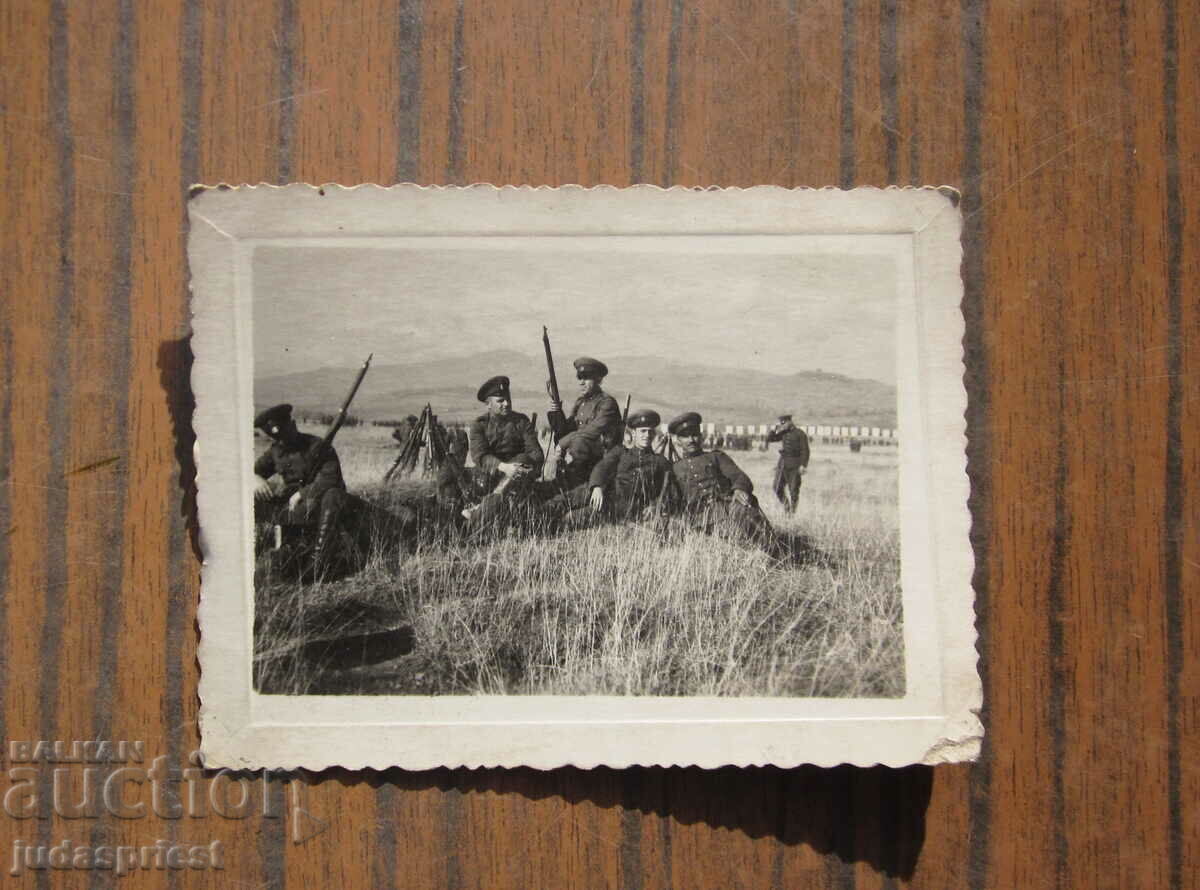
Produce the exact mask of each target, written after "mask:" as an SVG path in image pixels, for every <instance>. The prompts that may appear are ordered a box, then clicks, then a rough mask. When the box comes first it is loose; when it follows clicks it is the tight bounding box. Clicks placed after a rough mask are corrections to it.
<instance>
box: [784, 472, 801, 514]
mask: <svg viewBox="0 0 1200 890" xmlns="http://www.w3.org/2000/svg"><path fill="white" fill-rule="evenodd" d="M803 481H804V477H803V476H802V475H801V473H800V468H799V467H793V468H792V470H791V475H790V476H789V478H788V512H789V513H795V512H796V506H797V505H798V504H799V503H800V484H801V483H802V482H803Z"/></svg>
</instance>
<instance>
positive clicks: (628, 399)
mask: <svg viewBox="0 0 1200 890" xmlns="http://www.w3.org/2000/svg"><path fill="white" fill-rule="evenodd" d="M631 401H633V393H628V394H627V395H626V396H625V410H624V411H622V412H621V423H625V422H626V421H627V420H629V403H630V402H631Z"/></svg>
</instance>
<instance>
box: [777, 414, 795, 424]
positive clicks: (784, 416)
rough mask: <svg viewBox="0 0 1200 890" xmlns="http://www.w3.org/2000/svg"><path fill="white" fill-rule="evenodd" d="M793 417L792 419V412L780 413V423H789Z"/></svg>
mask: <svg viewBox="0 0 1200 890" xmlns="http://www.w3.org/2000/svg"><path fill="white" fill-rule="evenodd" d="M791 419H792V415H790V414H780V415H779V422H780V423H787V422H788V421H789V420H791Z"/></svg>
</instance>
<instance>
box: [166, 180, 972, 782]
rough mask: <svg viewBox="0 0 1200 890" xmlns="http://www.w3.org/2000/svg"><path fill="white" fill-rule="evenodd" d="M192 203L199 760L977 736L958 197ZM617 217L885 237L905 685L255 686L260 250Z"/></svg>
mask: <svg viewBox="0 0 1200 890" xmlns="http://www.w3.org/2000/svg"><path fill="white" fill-rule="evenodd" d="M188 211H189V218H190V222H191V232H190V237H189V242H188V258H189V263H190V266H191V287H192V324H193V335H192V350H193V354H194V356H195V358H194V364H193V369H192V387H193V390H194V393H195V399H196V409H195V414H194V427H195V431H196V464H197V489H198V492H197V507H198V512H199V521H200V532H201V548H202V551H203V554H204V561H203V567H202V570H201V578H202V581H201V598H200V607H199V625H200V633H201V637H200V646H199V659H200V665H201V676H200V698H201V710H200V731H201V751H202V753H203V756H204V761H205V764H206V765H207V766H210V767H227V768H232V769H258V768H278V769H293V768H305V769H313V770H319V769H323V768H326V767H330V766H342V767H346V768H349V769H359V768H364V767H373V768H385V767H390V766H400V767H404V768H406V769H414V770H416V769H429V768H434V767H439V766H447V767H457V766H467V767H479V766H489V767H490V766H501V767H516V766H529V767H535V768H539V769H550V768H554V767H558V766H565V765H574V766H577V767H582V768H590V767H593V766H600V765H605V766H610V767H624V766H630V765H635V764H637V765H663V766H668V765H680V766H684V765H696V766H700V767H706V768H714V767H719V766H723V765H730V764H732V765H739V766H744V765H762V764H773V765H776V766H781V767H790V766H796V765H799V764H816V765H820V766H832V765H835V764H840V763H850V764H857V765H860V766H867V765H873V764H876V763H880V764H884V765H888V766H902V765H907V764H911V763H926V764H932V763H943V762H956V761H963V760H972V759H974V758H975V757H977V756H978V752H979V747H980V743H981V739H982V734H983V728H982V725H981V723H980V721H979V719H978V716H977V714H978V710H979V708H980V705H981V700H982V688H981V685H980V681H979V675H978V671H977V660H978V655H977V652H976V648H975V642H976V631H975V612H974V593H973V590H972V587H971V577H972V572H973V570H974V556H973V554H972V551H971V546H970V541H969V533H970V523H971V519H970V514H969V512H968V509H967V499H968V496H969V493H970V486H969V482H968V478H967V474H966V436H965V419H964V413H965V411H966V408H967V394H966V390H965V387H964V384H963V350H962V339H963V330H964V322H963V315H962V311H961V302H962V280H961V275H960V264H961V256H962V251H961V245H960V233H961V226H962V218H961V214H960V212H959V209H958V194H957V192H955V191H954V190H953V189H949V188H940V189H935V188H922V189H914V188H903V189H901V188H888V189H882V190H880V189H854V190H851V191H841V190H836V189H820V190H810V189H784V188H778V187H774V186H756V187H753V188H749V189H737V188H731V189H687V188H682V187H675V188H671V189H660V188H658V187H656V186H634V187H632V188H625V189H618V188H614V187H607V186H599V187H595V188H583V187H579V186H565V187H562V188H548V187H538V188H530V187H501V188H497V187H494V186H491V185H476V186H469V187H462V188H459V187H436V186H430V187H422V186H416V185H399V186H392V187H389V188H384V187H380V186H373V185H367V186H357V187H353V188H344V187H341V186H336V185H326V186H323V187H320V188H318V187H316V186H310V185H290V186H284V187H276V186H267V185H259V186H241V187H238V188H230V187H228V186H218V187H211V188H210V187H196V188H195V189H193V191H192V198H191V200H190V202H189V206H188ZM614 236H619V237H681V236H763V237H767V236H782V238H784V239H788V238H790V239H800V240H801V241H803V240H804V239H813V238H819V239H829V241H828V242H827V243H830V244H832V243H835V241H837V240H838V239H841V240H843V241H845V240H846V239H859V238H864V237H865V238H870V239H871V240H870V243H871V248H872V250H873V251H874V252H885V251H886V252H890V253H891V254H892V255H893V256H894V257H895V258H896V260H897V269H898V276H897V277H898V288H897V289H898V294H899V298H898V301H897V331H898V336H897V344H898V354H897V366H898V375H899V376H898V381H897V392H898V428H899V429H901V430H902V431H903V437H904V438H903V443H902V446H901V449H900V527H901V588H902V596H903V609H904V612H903V614H904V642H905V690H906V691H905V695H904V696H903V697H901V698H895V699H862V698H836V699H818V698H776V697H752V698H751V697H743V698H725V697H651V696H637V697H619V696H578V697H576V696H550V695H538V696H463V695H442V696H375V695H373V696H311V695H305V696H282V695H260V694H259V693H257V692H255V691H254V689H253V684H252V664H253V618H252V610H253V589H254V588H253V554H252V552H251V541H252V535H251V529H252V517H253V509H252V504H251V501H250V496H249V492H250V490H251V487H250V485H249V484H248V483H249V481H250V480H249V474H250V472H251V469H250V468H251V466H252V463H253V453H252V450H253V436H252V430H251V418H252V416H253V412H254V401H253V375H254V356H253V349H252V344H253V336H252V333H253V332H252V320H253V319H252V315H253V313H252V306H253V302H252V301H253V293H252V288H253V281H252V278H251V276H250V274H249V270H250V262H251V258H252V255H253V251H254V249H255V248H256V247H257V246H260V245H263V244H280V243H290V244H295V243H298V242H301V241H302V242H303V243H305V244H311V245H312V246H314V247H315V246H319V243H321V242H325V243H329V242H336V243H338V244H339V245H340V246H349V245H352V244H364V245H365V244H368V243H370V244H373V245H375V246H378V244H379V243H381V239H383V240H384V241H386V240H389V239H411V238H437V239H442V238H455V239H480V238H488V239H493V238H498V237H517V238H562V237H577V238H596V237H614ZM431 243H432V242H431ZM461 243H463V244H466V243H467V242H466V241H463V242H461ZM780 243H781V244H784V243H786V242H785V241H783V240H781V241H780Z"/></svg>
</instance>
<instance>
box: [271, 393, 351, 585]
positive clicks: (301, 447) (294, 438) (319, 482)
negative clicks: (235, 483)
mask: <svg viewBox="0 0 1200 890" xmlns="http://www.w3.org/2000/svg"><path fill="white" fill-rule="evenodd" d="M254 425H255V427H257V428H258V429H260V430H262V431H263V432H264V433H266V434H267V435H268V436H269V437H270V438H271V446H270V447H269V448H268V449H267V450H266V451H264V452H263V453H262V454H261V455H260V456H259V458H258V459H257V460H256V461H255V462H254V473H255V475H256V476H258V480H259V481H258V485H257V486H256V487H255V489H254V518H255V521H256V522H263V523H265V522H270V523H272V524H276V525H284V526H298V527H300V528H302V529H304V531H305V533H306V534H307V533H309V532H311V531H313V530H314V529H315V532H316V539H315V542H314V544H313V565H314V567H315V568H316V569H317V571H318V572H320V571H321V570H323V569H324V567H326V565H327V564H328V561H329V557H330V555H331V550H332V546H333V540H334V538H335V537H336V534H337V528H338V518H339V517H340V515H341V512H342V508H343V507H344V506H345V504H346V483H345V481H344V480H343V479H342V466H341V463H340V462H339V461H338V456H337V452H336V451H334V450H333V448H332V447H329V448H326V449H322V447H321V441H322V440H321V439H319V438H317V437H316V436H312V435H309V434H308V433H302V432H300V431H299V430H298V429H297V428H296V421H295V420H294V419H293V418H292V406H291V405H287V404H284V405H276V406H274V407H273V408H268V409H267V410H266V411H263V412H262V413H261V414H259V415H258V416H257V417H256V418H254ZM314 463H315V466H314V465H313V464H314ZM275 476H279V477H280V480H281V481H279V482H276V483H275V484H272V482H271V481H270V480H271V479H272V478H273V477H275ZM305 479H309V480H311V481H309V482H308V483H307V484H305Z"/></svg>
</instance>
